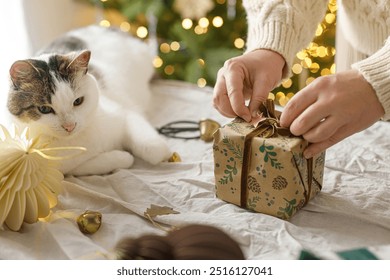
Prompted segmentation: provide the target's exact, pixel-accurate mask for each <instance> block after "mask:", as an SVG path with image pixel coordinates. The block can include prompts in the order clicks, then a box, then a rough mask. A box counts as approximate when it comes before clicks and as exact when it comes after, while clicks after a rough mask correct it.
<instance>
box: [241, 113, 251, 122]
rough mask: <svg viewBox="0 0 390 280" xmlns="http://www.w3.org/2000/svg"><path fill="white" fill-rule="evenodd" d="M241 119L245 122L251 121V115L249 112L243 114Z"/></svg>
mask: <svg viewBox="0 0 390 280" xmlns="http://www.w3.org/2000/svg"><path fill="white" fill-rule="evenodd" d="M243 119H244V120H245V121H246V122H251V120H252V117H251V115H249V114H245V115H244V116H243Z"/></svg>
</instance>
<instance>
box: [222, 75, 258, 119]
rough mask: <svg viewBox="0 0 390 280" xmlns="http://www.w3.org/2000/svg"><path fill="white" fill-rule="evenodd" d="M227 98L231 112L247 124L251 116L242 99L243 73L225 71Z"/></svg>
mask: <svg viewBox="0 0 390 280" xmlns="http://www.w3.org/2000/svg"><path fill="white" fill-rule="evenodd" d="M224 76H225V81H226V89H227V96H228V97H229V100H230V104H231V107H232V109H233V111H234V112H235V113H236V114H237V115H238V116H240V117H242V118H243V119H244V120H246V121H247V122H249V121H250V120H251V115H250V113H249V110H248V108H247V107H246V105H245V99H244V93H243V89H244V80H245V77H244V73H242V72H241V71H237V70H236V71H226V73H225V75H224Z"/></svg>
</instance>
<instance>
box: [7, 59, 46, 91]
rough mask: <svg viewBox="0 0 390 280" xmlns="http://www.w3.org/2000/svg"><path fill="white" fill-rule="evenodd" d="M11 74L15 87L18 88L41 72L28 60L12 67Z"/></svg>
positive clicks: (16, 63) (20, 61) (18, 62)
mask: <svg viewBox="0 0 390 280" xmlns="http://www.w3.org/2000/svg"><path fill="white" fill-rule="evenodd" d="M9 74H10V76H11V81H12V83H13V84H14V86H16V87H18V86H19V85H20V84H21V83H22V82H25V81H27V80H29V79H31V78H32V77H34V76H35V75H36V74H39V70H38V69H37V68H35V67H34V65H32V64H31V63H30V62H29V61H28V60H17V61H15V62H14V63H13V64H12V65H11V68H10V69H9Z"/></svg>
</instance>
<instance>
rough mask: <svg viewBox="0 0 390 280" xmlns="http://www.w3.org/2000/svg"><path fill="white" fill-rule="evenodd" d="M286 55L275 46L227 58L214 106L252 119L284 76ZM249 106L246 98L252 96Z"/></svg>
mask: <svg viewBox="0 0 390 280" xmlns="http://www.w3.org/2000/svg"><path fill="white" fill-rule="evenodd" d="M284 65H285V60H284V58H283V57H282V56H281V55H280V54H278V53H276V52H274V51H271V50H264V49H259V50H255V51H252V52H249V53H246V54H244V55H241V56H238V57H234V58H231V59H229V60H227V61H226V62H225V64H224V66H223V67H222V68H221V69H220V70H219V71H218V76H217V81H216V83H215V87H214V94H213V104H214V107H215V108H216V109H217V110H218V111H219V112H220V113H221V114H222V115H224V116H225V117H231V118H232V117H235V116H240V117H241V118H243V119H244V120H245V121H247V122H250V121H251V119H252V116H253V117H256V116H257V112H258V108H259V107H260V104H261V103H262V102H263V101H264V100H266V99H267V98H268V94H269V92H270V91H271V90H272V89H274V88H275V87H276V86H277V85H278V83H279V82H280V80H281V78H282V71H283V67H284ZM249 99H250V103H249V105H248V107H247V106H246V104H245V100H249Z"/></svg>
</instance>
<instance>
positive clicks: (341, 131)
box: [303, 125, 353, 158]
mask: <svg viewBox="0 0 390 280" xmlns="http://www.w3.org/2000/svg"><path fill="white" fill-rule="evenodd" d="M352 134H353V132H352V131H351V130H350V129H348V127H347V125H343V126H340V127H338V128H337V129H336V131H335V132H334V133H333V134H332V135H329V136H328V137H327V138H325V139H324V140H322V141H319V142H317V143H311V144H310V145H309V146H308V147H307V148H306V149H305V151H304V152H303V156H304V157H305V158H311V157H313V156H315V155H317V154H319V153H321V152H323V151H325V150H326V149H328V148H330V147H331V146H333V145H334V144H336V143H338V142H340V141H341V140H343V139H345V138H347V137H348V136H350V135H352ZM306 140H307V139H306ZM309 142H310V141H309Z"/></svg>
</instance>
